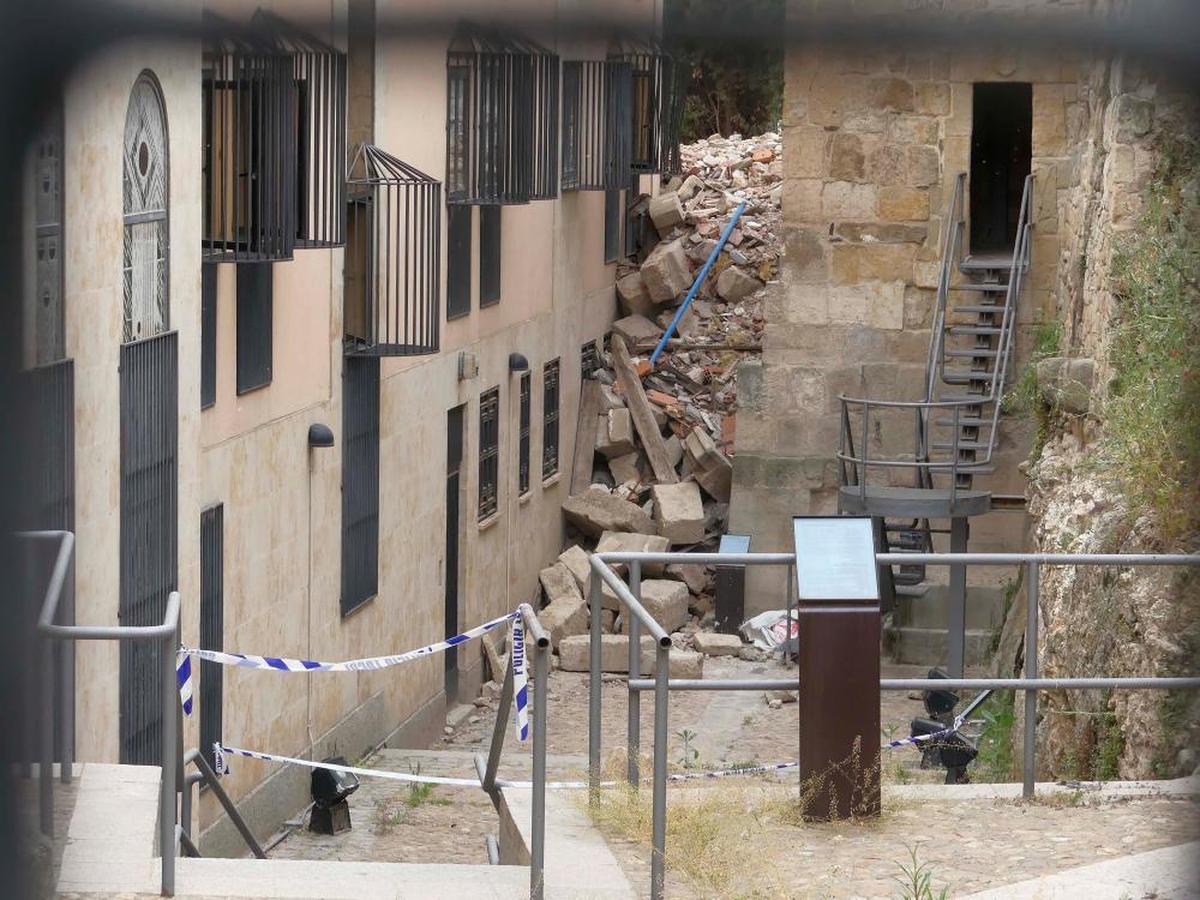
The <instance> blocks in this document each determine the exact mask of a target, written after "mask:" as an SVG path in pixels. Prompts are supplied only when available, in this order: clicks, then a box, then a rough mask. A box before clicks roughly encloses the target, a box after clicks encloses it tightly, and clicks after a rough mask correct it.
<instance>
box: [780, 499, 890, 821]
mask: <svg viewBox="0 0 1200 900" xmlns="http://www.w3.org/2000/svg"><path fill="white" fill-rule="evenodd" d="M792 528H793V535H794V539H795V547H796V585H797V596H798V598H799V606H798V611H799V627H800V756H799V760H800V803H801V814H802V815H803V817H804V818H805V819H807V820H810V821H828V820H831V819H847V818H851V817H856V818H857V817H863V816H877V815H879V752H880V751H879V740H880V737H879V735H880V729H879V636H880V624H879V619H880V611H879V578H878V571H877V569H876V565H875V542H874V537H873V532H872V528H871V520H870V518H869V517H850V516H842V517H832V516H830V517H817V516H797V517H796V518H794V519H793V520H792Z"/></svg>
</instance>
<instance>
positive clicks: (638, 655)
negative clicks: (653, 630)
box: [625, 560, 642, 789]
mask: <svg viewBox="0 0 1200 900" xmlns="http://www.w3.org/2000/svg"><path fill="white" fill-rule="evenodd" d="M629 591H630V593H632V594H633V596H635V597H636V598H637V599H638V601H639V602H640V601H641V599H642V564H641V563H640V562H638V561H636V560H635V561H634V562H631V563H630V564H629ZM641 627H642V623H641V622H639V621H638V618H637V616H635V615H633V613H629V614H628V623H627V628H626V630H627V631H628V632H629V677H630V678H640V677H641V675H642V643H641ZM626 684H628V680H626ZM628 696H629V706H628V712H629V715H628V720H627V723H626V728H625V730H626V734H625V747H626V754H627V755H628V765H627V769H628V776H629V784H630V786H631V787H633V788H635V789H636V788H637V786H638V774H639V773H638V754H639V753H641V750H642V695H641V693H640V692H638V691H634V690H630V691H629V692H628Z"/></svg>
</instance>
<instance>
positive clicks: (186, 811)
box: [179, 747, 267, 859]
mask: <svg viewBox="0 0 1200 900" xmlns="http://www.w3.org/2000/svg"><path fill="white" fill-rule="evenodd" d="M183 764H184V766H185V767H186V766H187V765H189V764H191V765H194V766H195V767H196V770H197V773H198V774H197V775H196V776H195V777H193V776H191V775H188V776H187V777H185V778H184V780H183V799H182V800H181V801H180V815H179V818H180V822H181V824H180V826H179V828H180V832H181V837H182V838H184V839H185V844H184V845H185V846H186V845H187V844H188V843H190V844H191V845H192V847H193V848H195V847H196V844H195V842H194V841H192V840H191V834H190V833H189V829H190V828H191V824H192V785H193V784H196V783H197V782H199V781H203V782H204V783H205V784H207V785H208V786H209V787H210V788H211V789H212V792H213V796H215V797H216V798H217V800H218V801H219V802H220V804H221V806H222V807H223V808H224V810H225V812H226V813H227V814H228V816H229V818H230V819H231V820H232V821H233V824H234V826H235V827H236V828H237V830H238V833H239V834H240V835H241V836H242V840H244V841H245V842H246V846H247V847H248V848H249V850H250V852H251V853H253V854H254V855H255V857H257V858H258V859H266V858H267V854H266V851H265V850H263V848H262V844H260V843H259V842H258V839H257V838H255V837H254V832H252V831H251V830H250V826H249V825H247V824H246V820H245V819H243V818H242V814H241V813H239V812H238V809H237V806H236V805H235V804H234V802H233V801H232V800H231V799H229V795H228V794H227V793H225V788H224V787H222V786H221V780H220V779H219V778H217V773H216V772H214V771H213V769H212V766H210V765H209V764H208V760H207V759H205V757H204V754H203V753H201V752H200V751H199V750H198V749H196V748H195V747H193V748H192V749H191V750H189V751H187V753H185V754H184V755H183ZM185 826H186V827H185ZM194 855H195V856H199V855H200V852H199V851H198V850H196V851H195V853H194Z"/></svg>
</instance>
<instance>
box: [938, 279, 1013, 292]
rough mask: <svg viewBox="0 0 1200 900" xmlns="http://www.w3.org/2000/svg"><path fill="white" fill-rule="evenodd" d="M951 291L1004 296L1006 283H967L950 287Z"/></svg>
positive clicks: (1006, 287)
mask: <svg viewBox="0 0 1200 900" xmlns="http://www.w3.org/2000/svg"><path fill="white" fill-rule="evenodd" d="M950 290H952V291H978V292H980V293H981V294H1004V293H1007V292H1008V282H1004V283H1001V282H998V281H987V282H982V281H968V282H965V283H963V284H952V285H950Z"/></svg>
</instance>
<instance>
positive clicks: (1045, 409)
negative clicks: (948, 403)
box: [1000, 319, 1062, 460]
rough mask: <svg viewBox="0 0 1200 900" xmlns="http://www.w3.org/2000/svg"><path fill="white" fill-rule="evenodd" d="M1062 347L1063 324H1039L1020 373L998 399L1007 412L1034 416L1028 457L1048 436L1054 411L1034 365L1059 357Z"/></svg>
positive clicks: (1034, 455)
mask: <svg viewBox="0 0 1200 900" xmlns="http://www.w3.org/2000/svg"><path fill="white" fill-rule="evenodd" d="M1061 348H1062V323H1061V322H1059V321H1058V320H1057V319H1055V320H1054V321H1051V322H1045V323H1043V324H1042V325H1039V326H1038V329H1037V331H1036V332H1035V333H1034V337H1033V350H1032V351H1031V352H1030V354H1029V361H1028V362H1027V363H1026V364H1025V368H1023V369H1022V370H1021V374H1020V376H1019V377H1018V378H1017V380H1016V381H1014V382H1013V384H1012V386H1011V387H1010V388H1009V389H1008V390H1007V391H1006V392H1005V394H1004V397H1003V398H1002V399H1001V401H1000V405H1001V409H1002V410H1003V411H1004V413H1005V414H1006V415H1020V416H1028V417H1031V418H1032V419H1033V423H1034V433H1033V442H1032V445H1031V447H1030V450H1029V458H1030V459H1031V460H1036V459H1037V458H1038V457H1039V456H1041V453H1042V448H1043V447H1044V446H1046V441H1047V440H1048V439H1049V438H1050V433H1051V431H1052V429H1053V426H1054V418H1055V415H1056V414H1057V411H1056V410H1055V408H1054V407H1053V406H1052V405H1050V404H1048V403H1046V401H1045V400H1044V399H1043V397H1042V393H1041V390H1040V389H1039V388H1038V380H1037V364H1038V363H1039V362H1041V361H1042V360H1043V359H1049V358H1050V357H1052V356H1058V355H1059V353H1060V352H1061Z"/></svg>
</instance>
